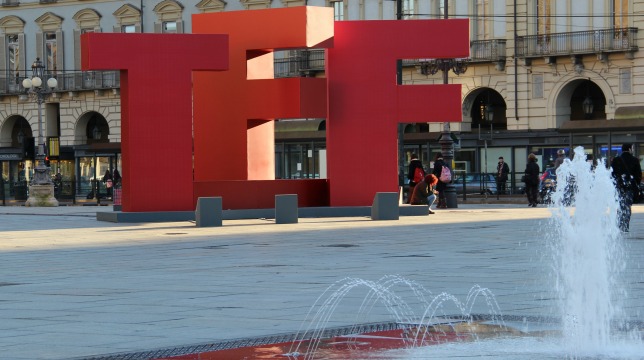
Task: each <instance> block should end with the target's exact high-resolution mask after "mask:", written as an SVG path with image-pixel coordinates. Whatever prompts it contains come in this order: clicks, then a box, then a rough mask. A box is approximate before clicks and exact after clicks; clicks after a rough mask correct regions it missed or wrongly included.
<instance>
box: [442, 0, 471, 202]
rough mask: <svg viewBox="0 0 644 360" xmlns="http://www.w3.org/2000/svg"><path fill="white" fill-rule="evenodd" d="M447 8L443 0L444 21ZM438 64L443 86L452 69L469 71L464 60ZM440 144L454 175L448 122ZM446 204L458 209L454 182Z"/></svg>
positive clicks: (444, 126)
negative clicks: (441, 73)
mask: <svg viewBox="0 0 644 360" xmlns="http://www.w3.org/2000/svg"><path fill="white" fill-rule="evenodd" d="M447 7H448V3H447V0H443V19H445V20H447V19H448V11H447V9H448V8H447ZM437 62H438V63H439V64H440V67H439V69H440V70H442V71H443V84H448V83H449V77H448V72H449V70H450V69H452V71H454V72H455V73H456V74H457V75H460V74H462V73H464V72H465V71H466V70H467V62H466V61H464V60H460V61H459V60H456V59H452V60H445V59H442V60H440V61H439V60H437ZM439 144H440V145H441V153H442V155H443V160H445V163H446V164H447V166H448V167H449V168H450V170H451V171H452V173H453V172H454V169H453V166H452V162H453V160H454V140H453V139H452V132H451V130H450V128H449V123H448V122H445V123H444V124H443V131H442V133H441V137H440V140H439ZM445 202H446V205H447V208H457V207H458V204H457V202H456V186H454V183H453V182H450V183H449V184H447V186H446V187H445Z"/></svg>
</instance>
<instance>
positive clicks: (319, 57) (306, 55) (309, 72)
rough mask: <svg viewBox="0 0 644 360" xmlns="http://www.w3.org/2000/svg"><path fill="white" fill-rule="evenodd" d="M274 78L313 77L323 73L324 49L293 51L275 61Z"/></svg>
mask: <svg viewBox="0 0 644 360" xmlns="http://www.w3.org/2000/svg"><path fill="white" fill-rule="evenodd" d="M274 66H275V78H284V77H300V76H313V75H314V74H315V73H317V72H322V71H324V49H312V50H295V51H292V52H291V53H290V56H287V57H285V58H282V59H275V63H274Z"/></svg>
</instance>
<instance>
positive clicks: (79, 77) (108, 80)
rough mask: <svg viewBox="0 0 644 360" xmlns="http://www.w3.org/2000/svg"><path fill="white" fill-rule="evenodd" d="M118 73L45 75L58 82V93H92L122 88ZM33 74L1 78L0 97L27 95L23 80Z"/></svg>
mask: <svg viewBox="0 0 644 360" xmlns="http://www.w3.org/2000/svg"><path fill="white" fill-rule="evenodd" d="M119 75H120V74H119V72H118V71H57V72H55V73H45V76H44V77H45V78H46V79H48V78H50V77H54V78H56V80H58V86H57V87H56V90H55V91H56V92H64V91H90V90H106V89H117V88H119V87H120V86H121V81H120V76H119ZM30 76H31V72H29V73H24V72H20V73H18V74H16V75H15V76H7V75H6V74H4V75H3V76H0V96H6V95H20V94H24V93H25V91H26V90H25V88H24V87H22V80H24V79H25V78H26V77H30Z"/></svg>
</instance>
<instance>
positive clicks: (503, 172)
mask: <svg viewBox="0 0 644 360" xmlns="http://www.w3.org/2000/svg"><path fill="white" fill-rule="evenodd" d="M509 173H510V167H509V166H508V164H507V163H506V162H505V161H503V156H499V163H498V164H497V165H496V189H497V191H498V192H499V194H500V195H504V194H505V183H506V182H507V181H508V174H509Z"/></svg>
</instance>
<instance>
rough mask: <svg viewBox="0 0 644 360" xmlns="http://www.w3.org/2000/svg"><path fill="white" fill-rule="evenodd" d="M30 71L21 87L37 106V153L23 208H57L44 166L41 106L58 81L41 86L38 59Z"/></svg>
mask: <svg viewBox="0 0 644 360" xmlns="http://www.w3.org/2000/svg"><path fill="white" fill-rule="evenodd" d="M31 71H32V76H31V79H29V78H27V79H24V80H23V81H22V86H23V87H24V88H25V89H26V90H27V94H28V95H29V97H30V98H32V99H34V100H35V101H36V103H37V104H38V152H37V153H36V166H35V167H34V176H33V179H32V180H31V184H30V186H29V198H28V199H27V202H26V203H25V206H58V201H57V200H56V199H55V198H54V196H53V194H54V183H53V182H52V181H51V177H50V175H49V167H47V166H45V142H44V138H43V126H42V104H43V103H44V102H45V99H46V98H47V96H49V95H50V94H51V93H52V92H53V90H54V88H55V87H56V86H58V81H56V79H55V78H53V77H52V78H49V79H47V86H46V87H43V86H42V85H43V83H42V78H43V76H44V72H45V66H44V65H43V64H42V61H40V58H36V61H34V63H33V64H32V65H31Z"/></svg>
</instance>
